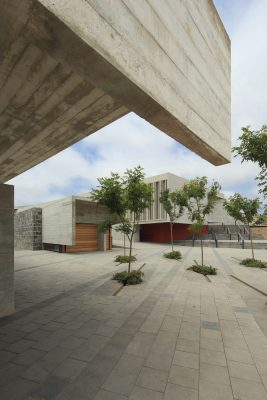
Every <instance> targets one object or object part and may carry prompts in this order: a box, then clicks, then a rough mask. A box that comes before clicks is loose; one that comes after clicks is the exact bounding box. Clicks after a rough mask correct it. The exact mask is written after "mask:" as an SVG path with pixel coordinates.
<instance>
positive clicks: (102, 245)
mask: <svg viewBox="0 0 267 400" xmlns="http://www.w3.org/2000/svg"><path fill="white" fill-rule="evenodd" d="M98 250H100V251H107V235H106V233H104V232H98Z"/></svg>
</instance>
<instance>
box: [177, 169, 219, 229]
mask: <svg viewBox="0 0 267 400" xmlns="http://www.w3.org/2000/svg"><path fill="white" fill-rule="evenodd" d="M207 185H208V179H207V177H206V176H202V177H201V178H199V177H197V178H195V179H192V180H190V181H189V182H187V183H186V184H185V185H184V188H183V190H184V192H185V194H186V198H187V202H186V206H187V208H188V212H189V217H190V219H191V221H192V226H191V228H190V229H191V230H192V231H194V232H199V231H200V230H201V229H202V228H203V227H204V221H205V217H206V215H209V214H210V213H211V212H212V210H213V208H214V206H215V203H216V199H217V196H218V193H219V191H220V189H221V186H220V185H219V183H218V182H216V181H215V182H213V183H212V185H211V187H210V188H208V186H207Z"/></svg>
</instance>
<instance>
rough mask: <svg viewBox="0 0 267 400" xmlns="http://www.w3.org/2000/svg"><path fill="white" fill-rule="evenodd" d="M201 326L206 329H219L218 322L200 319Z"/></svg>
mask: <svg viewBox="0 0 267 400" xmlns="http://www.w3.org/2000/svg"><path fill="white" fill-rule="evenodd" d="M201 326H202V328H206V329H213V330H215V331H220V324H219V323H218V322H211V321H205V320H202V321H201Z"/></svg>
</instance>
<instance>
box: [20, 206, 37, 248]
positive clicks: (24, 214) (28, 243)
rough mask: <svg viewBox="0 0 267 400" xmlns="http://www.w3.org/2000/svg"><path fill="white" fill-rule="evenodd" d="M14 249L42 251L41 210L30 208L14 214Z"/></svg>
mask: <svg viewBox="0 0 267 400" xmlns="http://www.w3.org/2000/svg"><path fill="white" fill-rule="evenodd" d="M14 223H15V248H16V249H23V250H42V209H41V208H31V209H29V210H25V211H21V212H17V213H16V214H15V221H14Z"/></svg>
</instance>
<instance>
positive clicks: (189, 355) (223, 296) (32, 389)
mask: <svg viewBox="0 0 267 400" xmlns="http://www.w3.org/2000/svg"><path fill="white" fill-rule="evenodd" d="M164 251H166V247H164V246H161V245H148V244H142V243H138V244H135V253H137V256H138V260H140V262H141V261H142V262H145V263H146V266H145V268H144V272H145V277H144V282H143V283H142V285H137V286H132V287H125V288H123V290H122V291H121V292H119V294H118V295H117V296H112V294H113V293H112V292H113V288H114V285H113V284H114V282H110V280H109V279H110V277H111V276H112V274H113V273H114V271H116V270H118V268H121V266H120V267H116V265H115V264H114V263H113V258H114V257H115V255H117V254H119V252H120V250H119V249H115V250H113V251H112V252H109V253H105V254H104V253H91V254H86V255H85V254H81V255H70V257H68V255H66V254H55V253H53V254H51V253H49V252H42V251H41V252H26V251H25V252H24V251H23V252H18V254H17V258H16V263H17V271H19V272H17V273H16V296H17V297H16V302H17V304H18V305H19V307H18V312H17V314H15V316H14V317H10V318H8V319H4V320H2V321H0V399H1V400H12V399H14V400H15V399H21V400H26V399H27V400H33V399H34V400H66V399H67V400H90V399H91V400H126V399H129V400H137V399H138V400H150V399H151V400H174V399H175V400H177V399H188V400H191V399H193V400H199V399H201V400H202V399H203V400H204V399H205V400H228V399H232V400H233V399H235V400H237V399H239V400H252V399H253V400H254V399H255V400H264V399H265V400H267V391H266V390H267V317H266V314H267V312H266V310H267V308H266V307H267V306H266V302H267V299H266V297H265V296H263V295H261V294H259V293H258V292H256V291H254V290H253V289H251V288H249V287H247V286H245V285H243V284H242V283H240V282H237V281H235V280H233V278H231V276H230V275H231V274H233V275H238V276H239V277H240V279H243V280H249V282H253V284H254V285H255V286H257V285H258V286H259V287H260V286H261V287H262V286H263V284H264V283H265V282H266V278H267V274H266V273H265V272H263V271H255V270H254V269H248V268H245V267H241V266H240V265H239V264H238V260H237V259H239V258H242V257H243V258H245V257H248V256H249V250H239V249H212V248H210V249H204V257H205V260H206V263H208V264H212V265H214V266H215V267H217V268H218V275H216V276H212V277H211V282H208V281H207V280H206V279H205V278H204V277H203V276H202V275H199V274H196V273H194V272H192V271H187V269H186V268H187V267H188V266H190V265H191V264H192V263H193V260H194V259H199V257H200V249H199V248H182V249H181V251H182V253H183V255H184V258H183V260H182V261H181V262H177V261H174V260H167V259H165V258H163V252H164ZM257 252H259V254H257V256H258V258H262V259H264V260H266V252H265V251H264V250H257ZM61 256H62V257H61ZM233 257H234V258H233ZM112 285H113V286H112ZM38 293H39V294H38Z"/></svg>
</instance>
